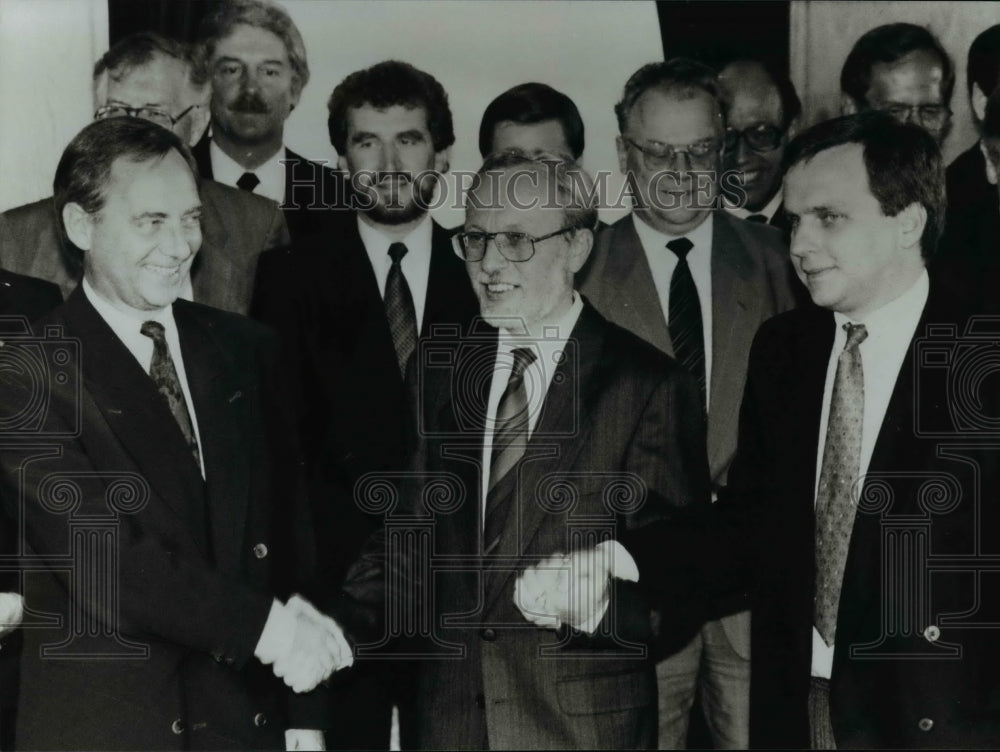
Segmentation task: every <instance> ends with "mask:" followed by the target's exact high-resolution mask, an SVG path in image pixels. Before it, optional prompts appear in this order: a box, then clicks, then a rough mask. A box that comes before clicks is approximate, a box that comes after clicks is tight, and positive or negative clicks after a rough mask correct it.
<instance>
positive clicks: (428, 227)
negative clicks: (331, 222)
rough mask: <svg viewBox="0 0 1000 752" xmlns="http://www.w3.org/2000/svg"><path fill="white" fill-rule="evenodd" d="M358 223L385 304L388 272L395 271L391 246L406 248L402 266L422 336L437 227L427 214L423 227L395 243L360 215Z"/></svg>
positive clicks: (413, 230)
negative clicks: (432, 248)
mask: <svg viewBox="0 0 1000 752" xmlns="http://www.w3.org/2000/svg"><path fill="white" fill-rule="evenodd" d="M357 221H358V231H359V232H360V233H361V242H362V243H363V244H364V246H365V251H366V252H367V253H368V260H369V261H370V262H371V265H372V270H373V271H374V272H375V279H376V280H378V289H379V292H380V293H381V295H382V299H383V300H385V284H386V282H387V281H388V279H389V269H390V268H391V267H392V259H391V258H389V246H390V245H392V244H393V243H402V244H403V245H405V246H406V255H405V256H403V260H402V261H400V266H401V267H402V268H403V277H404V278H405V279H406V284H407V286H408V287H409V288H410V295H412V296H413V308H414V311H415V312H416V314H417V333H418V334H419V332H420V331H421V330H422V329H423V324H424V306H425V303H426V302H427V280H428V279H430V276H431V238H432V236H433V232H434V223H433V222H432V221H431V218H430V216H429V215H426V214H425V215H424V218H423V220H421V222H420V224H418V225H417V226H416V227H414V228H413V229H412V230H411V231H410V233H409V234H408V235H407V236H406V237H405V238H403V239H402V240H393V239H392V238H390V237H389V236H388V235H385V234H383V233H381V232H379V231H378V230H377V229H375V228H374V227H372V226H371V225H370V224H368V223H367V222H365V221H364V220H363V219H362V218H361V217H360V215H359V216H358V220H357Z"/></svg>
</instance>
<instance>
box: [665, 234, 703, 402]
mask: <svg viewBox="0 0 1000 752" xmlns="http://www.w3.org/2000/svg"><path fill="white" fill-rule="evenodd" d="M667 248H669V249H670V250H671V251H672V252H673V253H674V254H675V255H676V256H677V266H676V267H675V268H674V273H673V275H672V276H671V277H670V304H669V311H668V314H669V321H668V322H667V328H668V329H669V330H670V341H671V342H672V343H673V345H674V354H675V355H676V356H677V359H678V360H679V361H680V362H681V365H683V366H684V367H685V368H687V369H688V371H690V372H691V373H692V374H693V375H694V377H695V378H696V379H697V380H698V386H699V387H701V404H702V406H703V407H704V405H705V333H704V330H703V329H702V321H701V303H700V302H699V300H698V288H696V287H695V286H694V277H692V276H691V267H689V266H688V262H687V255H688V252H689V251H690V250H691V249H692V248H694V243H692V242H691V241H690V240H688V239H687V238H677V239H675V240H671V241H670V242H669V243H667Z"/></svg>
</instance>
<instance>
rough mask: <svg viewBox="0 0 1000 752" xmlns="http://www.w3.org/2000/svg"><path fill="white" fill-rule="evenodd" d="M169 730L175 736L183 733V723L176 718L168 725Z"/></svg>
mask: <svg viewBox="0 0 1000 752" xmlns="http://www.w3.org/2000/svg"><path fill="white" fill-rule="evenodd" d="M170 730H171V731H173V732H174V734H176V735H177V736H180V735H181V734H183V733H184V721H182V720H181V719H180V718H178V719H177V720H176V721H174V722H173V723H171V724H170Z"/></svg>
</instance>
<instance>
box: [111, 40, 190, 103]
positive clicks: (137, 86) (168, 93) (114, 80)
mask: <svg viewBox="0 0 1000 752" xmlns="http://www.w3.org/2000/svg"><path fill="white" fill-rule="evenodd" d="M190 73H191V68H190V66H189V65H188V64H187V63H186V62H184V61H181V60H177V59H176V58H172V57H168V56H167V55H161V54H156V55H154V56H153V57H152V59H150V60H149V61H148V62H146V63H143V64H142V65H136V66H132V67H129V68H125V69H123V70H117V71H105V72H104V73H103V74H102V76H101V78H102V81H99V82H98V86H97V92H96V93H97V97H98V103H99V104H104V103H106V102H108V101H117V102H120V103H124V104H127V105H129V106H132V107H141V106H144V105H160V106H166V107H168V108H169V109H175V108H181V107H184V106H186V105H187V104H188V103H189V102H190V101H192V100H193V99H195V98H196V97H197V91H196V89H195V87H193V86H192V85H191V82H190Z"/></svg>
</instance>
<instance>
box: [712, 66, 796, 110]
mask: <svg viewBox="0 0 1000 752" xmlns="http://www.w3.org/2000/svg"><path fill="white" fill-rule="evenodd" d="M719 86H720V87H721V89H722V92H723V97H724V98H725V100H726V102H727V103H728V105H729V116H730V119H734V118H738V119H739V118H744V117H747V116H748V114H749V113H750V112H751V111H753V113H754V116H755V117H757V119H765V118H764V117H762V116H765V115H766V119H767V120H771V121H775V122H776V123H780V122H781V118H782V116H783V113H782V111H781V94H780V93H779V91H778V85H777V84H776V83H775V81H774V79H773V78H771V75H770V74H769V73H768V72H767V69H766V68H765V67H764V66H763V65H761V64H760V63H759V62H757V61H755V60H739V61H736V62H733V63H730V64H729V65H727V66H726V67H725V68H723V69H722V71H721V72H720V73H719Z"/></svg>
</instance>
